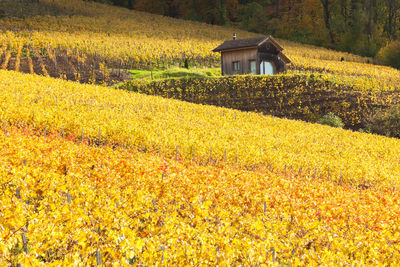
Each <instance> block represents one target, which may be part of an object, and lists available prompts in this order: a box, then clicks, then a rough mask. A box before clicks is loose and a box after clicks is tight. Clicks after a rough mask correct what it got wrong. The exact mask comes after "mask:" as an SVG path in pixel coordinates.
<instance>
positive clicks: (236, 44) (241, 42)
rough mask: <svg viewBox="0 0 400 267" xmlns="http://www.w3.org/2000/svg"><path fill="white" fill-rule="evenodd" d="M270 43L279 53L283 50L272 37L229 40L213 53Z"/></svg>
mask: <svg viewBox="0 0 400 267" xmlns="http://www.w3.org/2000/svg"><path fill="white" fill-rule="evenodd" d="M267 40H268V41H270V42H271V43H272V44H273V45H274V46H275V47H276V48H277V49H278V50H279V51H282V50H283V48H282V47H281V46H280V45H279V44H278V43H277V42H276V41H275V39H274V38H272V36H270V35H267V36H261V37H255V38H248V39H238V40H229V41H225V42H223V43H222V44H221V45H220V46H218V47H217V48H215V49H214V50H213V52H220V51H224V50H234V49H242V48H247V47H257V46H259V45H260V44H262V43H263V42H264V41H267Z"/></svg>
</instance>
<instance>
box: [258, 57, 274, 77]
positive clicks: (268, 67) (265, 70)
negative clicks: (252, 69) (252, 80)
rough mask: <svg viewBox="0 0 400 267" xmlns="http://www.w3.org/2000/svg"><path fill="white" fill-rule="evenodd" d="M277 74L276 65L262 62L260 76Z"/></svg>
mask: <svg viewBox="0 0 400 267" xmlns="http://www.w3.org/2000/svg"><path fill="white" fill-rule="evenodd" d="M274 73H275V71H274V65H273V64H272V63H271V62H269V61H264V60H263V61H261V64H260V74H269V75H273V74H274Z"/></svg>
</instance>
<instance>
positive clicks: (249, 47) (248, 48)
mask: <svg viewBox="0 0 400 267" xmlns="http://www.w3.org/2000/svg"><path fill="white" fill-rule="evenodd" d="M257 48H258V46H247V47H239V48H231V49H223V50H218V51H214V50H213V52H216V53H218V52H220V53H224V52H231V51H238V50H250V49H257Z"/></svg>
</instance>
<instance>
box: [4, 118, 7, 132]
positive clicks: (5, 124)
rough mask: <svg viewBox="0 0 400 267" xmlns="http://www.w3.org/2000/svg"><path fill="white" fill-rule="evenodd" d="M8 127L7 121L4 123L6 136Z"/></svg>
mask: <svg viewBox="0 0 400 267" xmlns="http://www.w3.org/2000/svg"><path fill="white" fill-rule="evenodd" d="M6 127H7V122H6V121H5V122H4V135H7V129H6Z"/></svg>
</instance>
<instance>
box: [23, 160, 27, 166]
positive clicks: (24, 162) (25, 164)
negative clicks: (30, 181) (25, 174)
mask: <svg viewBox="0 0 400 267" xmlns="http://www.w3.org/2000/svg"><path fill="white" fill-rule="evenodd" d="M26 163H27V161H26V159H24V166H25V167H26Z"/></svg>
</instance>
